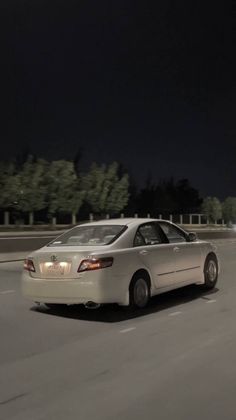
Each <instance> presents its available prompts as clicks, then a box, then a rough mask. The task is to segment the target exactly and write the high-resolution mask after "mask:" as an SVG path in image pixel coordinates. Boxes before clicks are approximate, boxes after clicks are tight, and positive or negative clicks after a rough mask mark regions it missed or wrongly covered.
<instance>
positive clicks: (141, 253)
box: [139, 249, 148, 255]
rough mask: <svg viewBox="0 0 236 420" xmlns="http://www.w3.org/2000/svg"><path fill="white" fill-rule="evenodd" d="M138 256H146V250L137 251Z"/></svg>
mask: <svg viewBox="0 0 236 420" xmlns="http://www.w3.org/2000/svg"><path fill="white" fill-rule="evenodd" d="M139 253H140V255H147V254H148V251H147V250H146V249H143V250H142V251H139Z"/></svg>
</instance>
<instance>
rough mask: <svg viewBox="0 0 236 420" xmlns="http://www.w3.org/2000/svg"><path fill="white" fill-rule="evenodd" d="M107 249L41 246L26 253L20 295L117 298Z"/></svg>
mask: <svg viewBox="0 0 236 420" xmlns="http://www.w3.org/2000/svg"><path fill="white" fill-rule="evenodd" d="M113 262H114V261H113V257H112V253H111V251H109V250H107V251H104V252H103V253H102V254H101V253H100V254H99V255H98V254H97V253H96V252H94V250H93V251H91V252H88V250H87V249H86V250H80V251H73V252H72V251H68V250H67V249H59V250H58V248H48V249H47V248H46V247H45V248H44V250H41V251H36V252H34V253H32V254H31V256H29V257H28V258H27V259H26V260H25V263H24V272H23V276H22V293H23V296H25V297H26V298H28V299H30V300H31V301H34V302H39V303H63V304H80V303H82V304H87V303H88V302H94V303H95V304H101V303H112V302H118V301H119V294H120V291H119V283H118V282H117V281H116V274H115V272H114V266H113Z"/></svg>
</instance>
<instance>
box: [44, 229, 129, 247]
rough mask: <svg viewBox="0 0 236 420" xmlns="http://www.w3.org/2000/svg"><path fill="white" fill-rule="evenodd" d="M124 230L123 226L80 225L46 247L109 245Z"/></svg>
mask: <svg viewBox="0 0 236 420" xmlns="http://www.w3.org/2000/svg"><path fill="white" fill-rule="evenodd" d="M125 230H126V226H124V225H90V226H82V225H81V226H78V227H75V228H73V229H71V230H69V232H66V233H64V234H63V235H61V236H59V237H58V238H57V239H55V240H54V241H53V242H51V243H50V244H48V246H64V245H68V246H73V245H74V246H78V245H79V246H89V245H109V244H110V243H112V242H114V241H115V240H116V239H117V238H118V237H119V236H120V235H121V234H122V233H123V232H124V231H125Z"/></svg>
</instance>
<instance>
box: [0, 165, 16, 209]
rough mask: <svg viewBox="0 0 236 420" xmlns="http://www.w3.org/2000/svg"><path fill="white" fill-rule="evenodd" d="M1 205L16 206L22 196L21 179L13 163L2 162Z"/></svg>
mask: <svg viewBox="0 0 236 420" xmlns="http://www.w3.org/2000/svg"><path fill="white" fill-rule="evenodd" d="M0 190H1V194H0V207H1V208H2V209H4V210H9V209H11V208H15V207H16V206H17V204H18V199H19V196H20V180H19V177H18V175H17V173H16V169H15V165H14V164H13V163H9V164H8V163H4V162H1V163H0Z"/></svg>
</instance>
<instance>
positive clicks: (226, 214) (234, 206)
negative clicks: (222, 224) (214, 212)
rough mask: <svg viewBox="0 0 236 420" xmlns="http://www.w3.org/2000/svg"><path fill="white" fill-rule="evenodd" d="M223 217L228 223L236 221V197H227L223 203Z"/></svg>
mask: <svg viewBox="0 0 236 420" xmlns="http://www.w3.org/2000/svg"><path fill="white" fill-rule="evenodd" d="M222 211H223V218H224V219H225V221H226V222H227V223H228V224H232V223H233V222H235V221H236V197H227V198H226V200H225V201H224V202H223V205H222Z"/></svg>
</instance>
